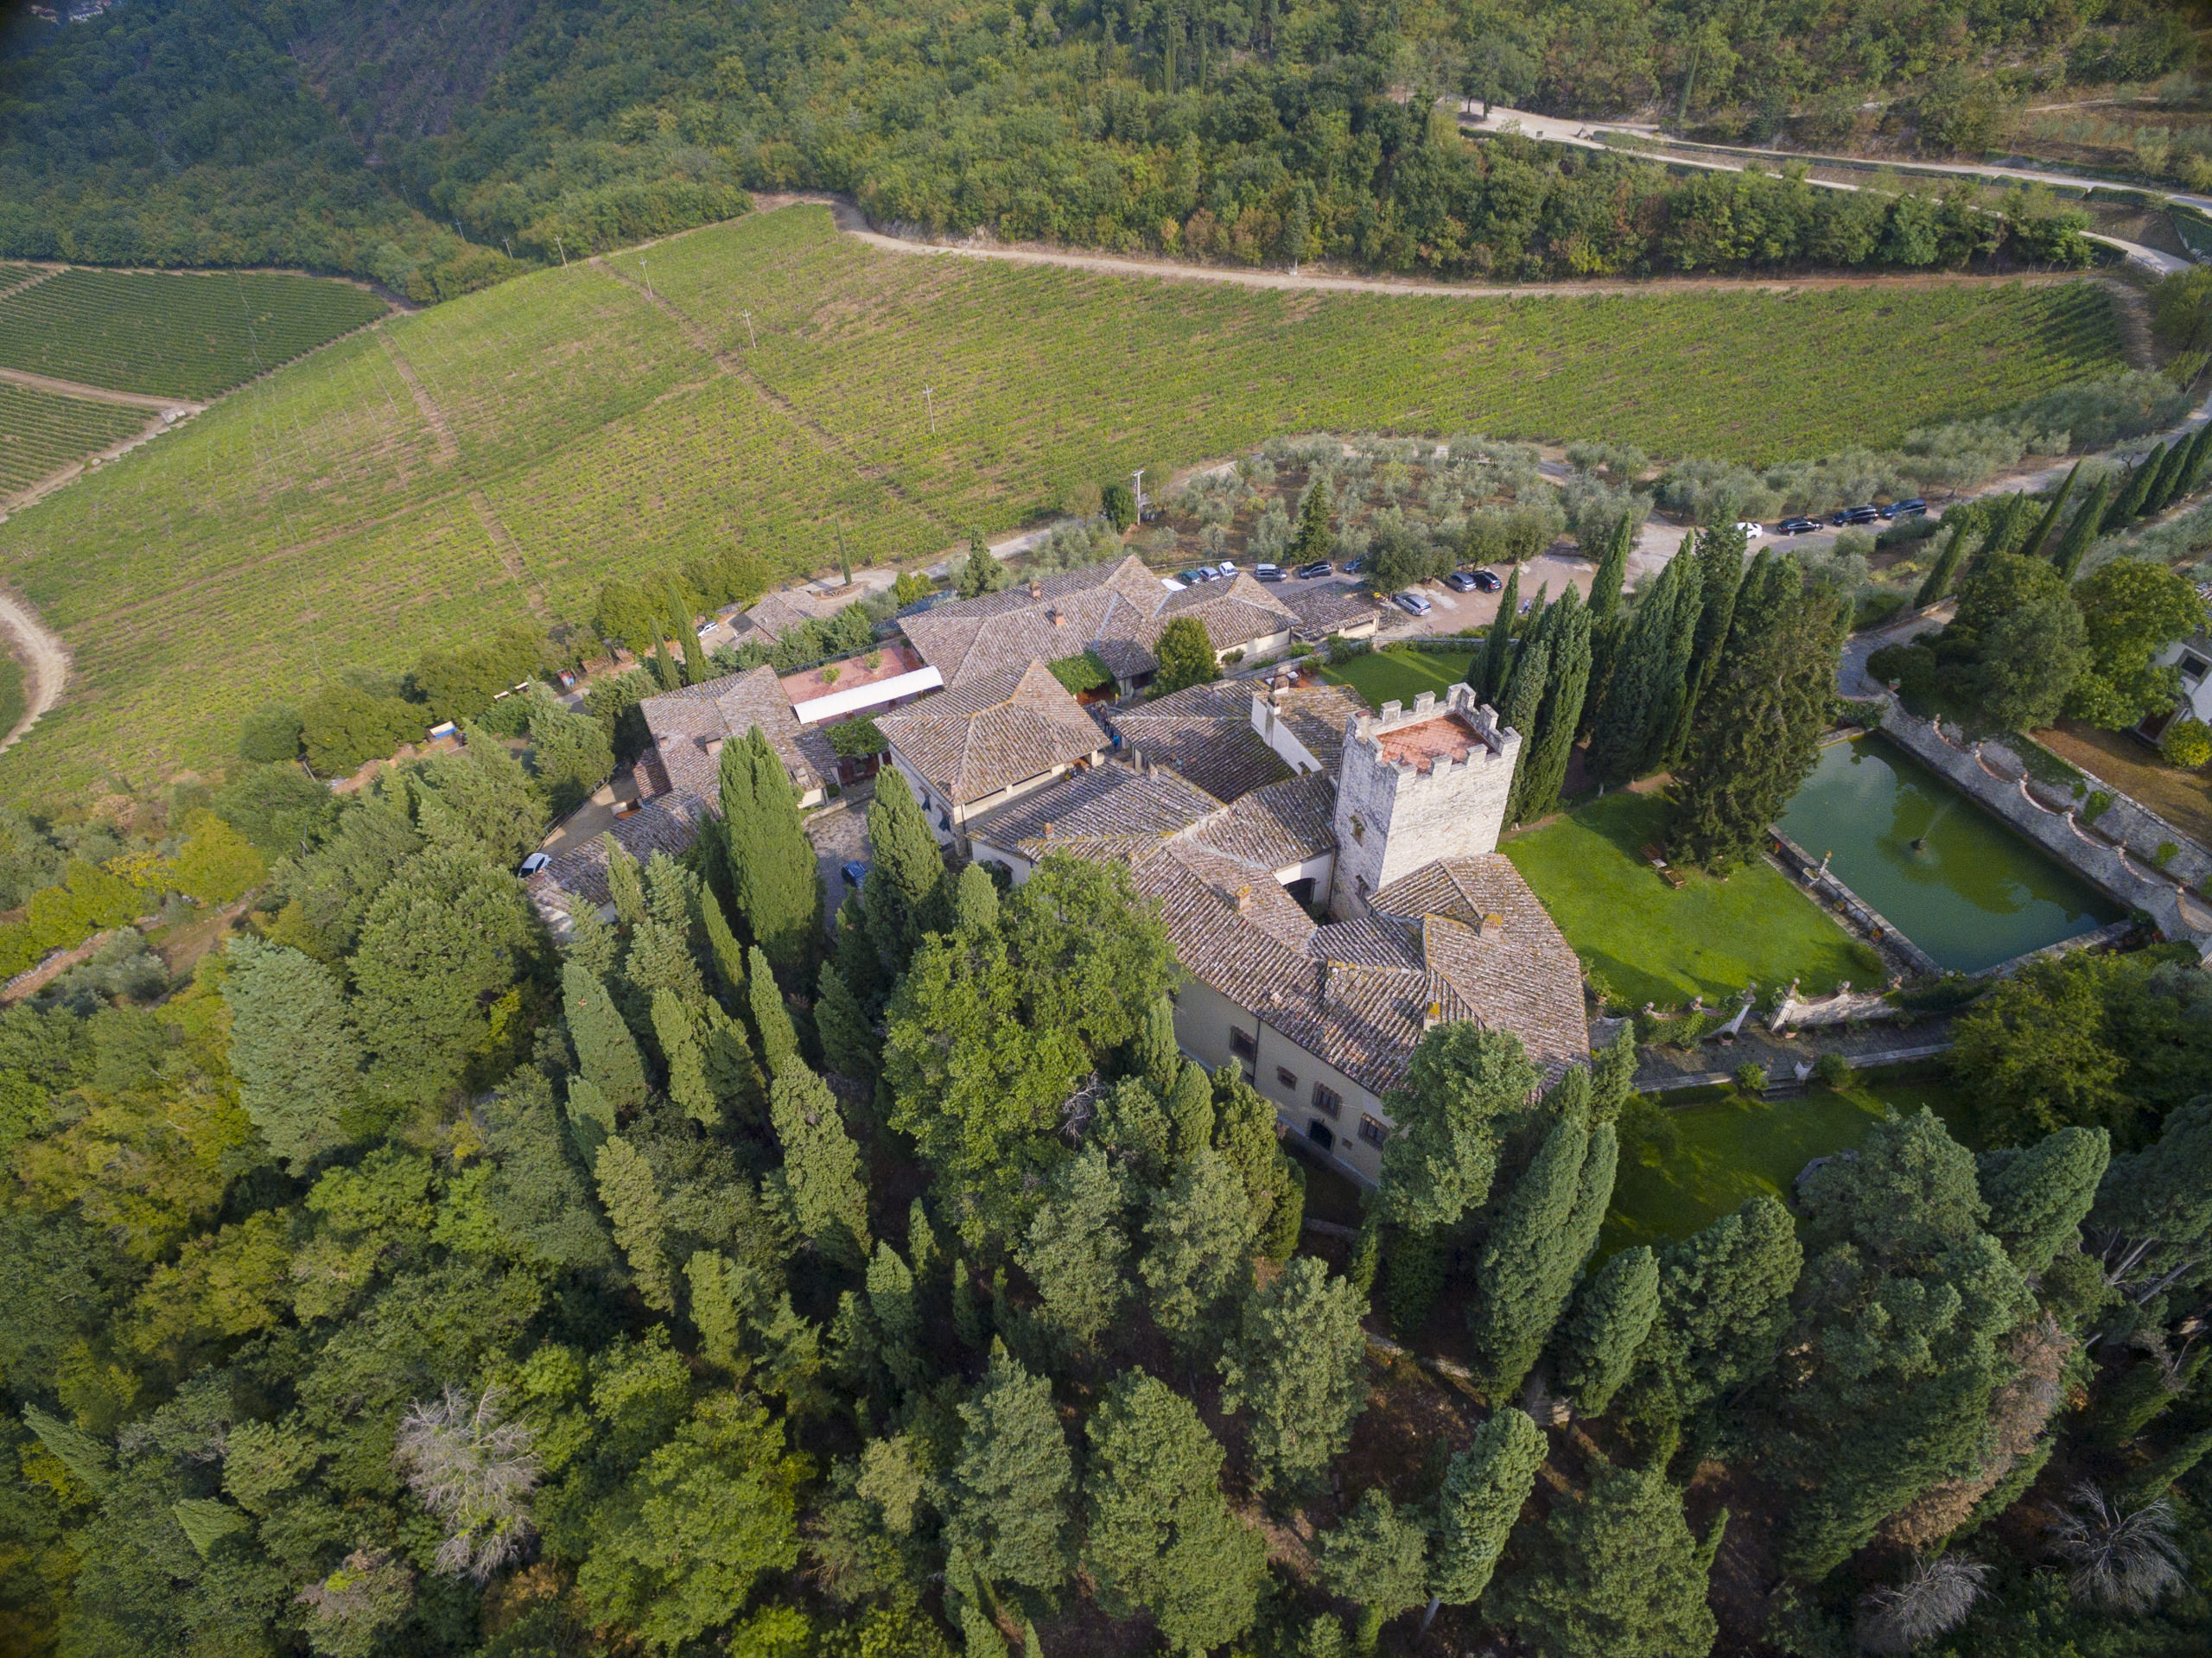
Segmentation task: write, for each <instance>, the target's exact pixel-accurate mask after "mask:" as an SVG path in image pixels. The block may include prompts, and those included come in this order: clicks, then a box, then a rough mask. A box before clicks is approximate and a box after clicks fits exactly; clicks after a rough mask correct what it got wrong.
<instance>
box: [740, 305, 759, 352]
mask: <svg viewBox="0 0 2212 1658" xmlns="http://www.w3.org/2000/svg"><path fill="white" fill-rule="evenodd" d="M738 314H739V315H740V316H741V317H743V318H744V319H745V338H746V340H747V341H748V342H749V343H750V344H751V345H753V346H754V347H755V348H756V349H757V348H758V347H759V346H760V340H758V339H756V338H754V336H753V313H752V312H750V311H741V312H739V313H738Z"/></svg>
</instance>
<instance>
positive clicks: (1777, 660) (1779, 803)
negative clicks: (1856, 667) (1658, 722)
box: [1674, 554, 1849, 869]
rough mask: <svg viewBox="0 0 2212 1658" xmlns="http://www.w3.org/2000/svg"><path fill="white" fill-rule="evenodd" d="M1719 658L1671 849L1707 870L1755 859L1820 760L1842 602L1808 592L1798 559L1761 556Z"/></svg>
mask: <svg viewBox="0 0 2212 1658" xmlns="http://www.w3.org/2000/svg"><path fill="white" fill-rule="evenodd" d="M1848 610H1849V607H1848V606H1847V605H1839V604H1838V603H1837V602H1836V601H1835V600H1834V598H1833V597H1832V596H1830V595H1828V594H1825V593H1818V592H1815V593H1808V592H1807V591H1806V588H1805V583H1804V580H1803V577H1802V575H1801V574H1800V572H1799V569H1798V566H1797V561H1796V559H1795V558H1793V557H1791V556H1789V555H1787V554H1783V555H1782V556H1779V557H1775V556H1770V555H1766V554H1762V555H1761V556H1760V557H1759V560H1758V562H1756V563H1755V564H1754V565H1753V566H1752V569H1751V574H1749V575H1746V576H1745V592H1744V596H1743V597H1742V598H1741V599H1740V600H1738V602H1737V606H1736V618H1735V621H1734V623H1733V625H1732V626H1731V628H1730V629H1729V638H1728V646H1727V659H1726V662H1725V663H1724V664H1723V666H1722V669H1721V672H1720V677H1719V679H1718V680H1716V681H1715V683H1714V685H1713V690H1712V692H1711V693H1710V694H1709V696H1708V697H1707V705H1706V708H1705V710H1704V712H1703V713H1702V714H1701V715H1700V729H1699V730H1698V732H1697V733H1696V734H1694V737H1693V739H1692V741H1691V745H1690V750H1689V753H1688V755H1687V756H1686V758H1685V761H1684V764H1683V765H1681V766H1680V767H1678V768H1677V769H1676V772H1675V813H1674V817H1675V831H1674V838H1675V844H1676V848H1677V850H1678V851H1679V852H1680V853H1681V854H1684V855H1686V856H1687V857H1688V858H1689V859H1690V860H1691V861H1694V862H1697V863H1700V864H1702V865H1704V866H1705V867H1707V868H1708V869H1727V868H1731V867H1734V866H1736V865H1738V864H1741V863H1743V862H1745V861H1747V860H1748V859H1750V858H1751V857H1753V856H1755V855H1756V854H1757V853H1758V844H1759V837H1760V836H1761V835H1763V834H1764V833H1765V830H1766V826H1767V825H1768V824H1769V823H1772V822H1774V820H1775V819H1776V818H1777V817H1778V816H1781V814H1782V811H1783V808H1784V807H1785V806H1787V805H1788V804H1789V798H1790V797H1791V796H1792V795H1794V794H1796V792H1797V787H1798V785H1800V784H1802V782H1803V781H1804V780H1805V778H1806V776H1807V775H1808V773H1809V772H1811V771H1812V769H1813V766H1814V765H1815V763H1816V762H1817V761H1818V759H1819V758H1820V736H1821V732H1822V731H1823V730H1825V729H1826V728H1827V722H1828V708H1829V703H1830V700H1831V698H1832V697H1833V696H1834V689H1835V669H1836V662H1837V659H1838V658H1839V657H1840V656H1841V654H1842V650H1843V638H1844V630H1845V628H1846V626H1847V624H1848Z"/></svg>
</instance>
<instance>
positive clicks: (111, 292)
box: [0, 270, 388, 398]
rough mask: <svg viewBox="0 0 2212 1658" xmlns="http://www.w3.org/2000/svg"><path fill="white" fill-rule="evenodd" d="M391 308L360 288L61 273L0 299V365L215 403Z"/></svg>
mask: <svg viewBox="0 0 2212 1658" xmlns="http://www.w3.org/2000/svg"><path fill="white" fill-rule="evenodd" d="M5 285H6V284H5V279H4V273H0V287H4V286H5ZM387 309H388V307H387V306H386V305H385V302H384V301H382V300H380V299H378V297H377V296H376V295H373V294H372V293H370V292H368V291H367V290H366V289H360V288H356V287H354V286H353V284H351V283H340V282H327V281H325V280H323V279H321V278H320V277H315V276H273V275H263V274H248V273H244V272H231V271H226V272H223V273H221V274H218V275H209V276H168V275H155V274H151V273H145V272H135V271H121V270H64V271H62V272H60V274H59V275H56V276H49V277H48V278H47V279H46V280H45V281H44V282H40V283H32V284H30V285H29V287H26V288H22V289H17V290H16V291H15V292H13V293H8V294H4V295H0V366H5V367H9V368H20V369H26V370H29V372H32V373H34V374H47V375H52V376H54V378H57V379H63V380H74V381H76V382H77V383H78V384H81V385H99V386H107V387H110V388H112V389H113V390H115V391H143V392H148V393H151V394H152V395H154V396H156V397H202V398H204V397H213V396H215V395H216V394H217V393H218V392H221V391H228V390H229V389H230V388H231V387H232V386H234V385H237V384H239V383H240V382H242V381H245V380H250V379H251V378H253V377H254V376H255V375H257V374H262V373H265V372H268V371H269V370H270V369H273V368H277V367H278V366H280V365H283V364H285V363H288V362H289V361H291V359H294V358H296V357H298V356H300V355H301V354H302V353H306V352H310V351H313V350H314V349H315V347H316V346H321V345H325V344H327V343H328V342H329V341H330V340H334V339H336V338H337V337H338V336H339V335H340V334H346V333H349V332H351V331H352V330H353V329H355V328H358V327H361V326H362V324H364V323H366V322H372V321H375V320H376V319H377V318H378V317H379V316H382V315H384V314H385V311H386V310H387Z"/></svg>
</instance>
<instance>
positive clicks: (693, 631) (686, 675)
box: [668, 581, 712, 685]
mask: <svg viewBox="0 0 2212 1658" xmlns="http://www.w3.org/2000/svg"><path fill="white" fill-rule="evenodd" d="M668 612H669V614H670V615H671V617H673V618H674V619H675V621H676V638H677V643H678V644H679V645H682V646H683V683H685V684H687V685H696V684H698V683H701V682H702V681H704V680H706V679H709V678H710V677H712V674H711V672H710V671H709V668H708V666H707V652H706V649H705V647H704V646H702V645H701V644H700V643H699V630H698V629H697V628H696V627H695V626H692V624H691V607H690V603H689V602H688V601H686V600H685V599H684V597H683V590H682V589H681V588H678V587H677V585H676V583H674V582H673V581H671V582H670V583H669V584H668Z"/></svg>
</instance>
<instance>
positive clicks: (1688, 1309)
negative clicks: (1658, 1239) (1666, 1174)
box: [1630, 1194, 1805, 1418]
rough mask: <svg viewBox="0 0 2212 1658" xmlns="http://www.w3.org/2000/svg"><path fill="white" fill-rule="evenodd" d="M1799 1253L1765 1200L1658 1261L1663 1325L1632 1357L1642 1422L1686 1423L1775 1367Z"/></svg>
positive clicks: (1753, 1201)
mask: <svg viewBox="0 0 2212 1658" xmlns="http://www.w3.org/2000/svg"><path fill="white" fill-rule="evenodd" d="M1804 1261H1805V1252H1804V1250H1803V1248H1802V1247H1801V1246H1800V1245H1799V1243H1798V1242H1797V1229H1796V1225H1795V1223H1792V1221H1791V1220H1790V1218H1789V1210H1786V1209H1784V1208H1783V1206H1782V1204H1780V1203H1779V1202H1778V1201H1777V1199H1775V1198H1773V1197H1768V1196H1766V1195H1764V1194H1762V1195H1760V1196H1758V1197H1752V1198H1750V1199H1747V1200H1746V1201H1745V1204H1743V1206H1742V1207H1741V1208H1739V1209H1738V1210H1736V1211H1735V1212H1734V1213H1733V1214H1731V1215H1724V1216H1722V1217H1720V1218H1719V1220H1717V1221H1715V1222H1713V1224H1712V1225H1710V1226H1708V1227H1707V1228H1706V1229H1705V1230H1703V1231H1702V1232H1699V1233H1695V1234H1694V1235H1693V1236H1689V1237H1687V1238H1684V1239H1682V1240H1681V1242H1677V1243H1672V1244H1669V1245H1668V1246H1667V1248H1665V1249H1663V1250H1662V1251H1661V1252H1660V1255H1659V1316H1658V1317H1657V1318H1656V1319H1655V1320H1653V1322H1652V1325H1651V1331H1650V1333H1649V1335H1648V1336H1646V1337H1644V1340H1643V1345H1642V1346H1641V1347H1640V1348H1639V1349H1638V1350H1637V1368H1636V1374H1635V1375H1634V1377H1633V1378H1632V1380H1631V1384H1630V1385H1631V1388H1632V1389H1633V1390H1634V1391H1635V1393H1636V1394H1637V1400H1636V1403H1637V1407H1638V1410H1639V1412H1640V1413H1643V1414H1647V1415H1651V1414H1656V1415H1660V1416H1674V1417H1677V1418H1679V1417H1684V1416H1688V1415H1689V1414H1691V1413H1694V1412H1695V1411H1697V1410H1699V1409H1700V1408H1701V1407H1703V1406H1704V1405H1705V1403H1706V1402H1707V1401H1708V1400H1711V1399H1714V1398H1717V1397H1719V1395H1721V1394H1725V1393H1728V1392H1731V1391H1732V1390H1734V1389H1736V1388H1741V1387H1744V1386H1745V1385H1746V1384H1748V1383H1750V1382H1756V1381H1758V1379H1759V1378H1760V1377H1762V1376H1764V1375H1766V1373H1767V1372H1768V1371H1769V1370H1770V1369H1772V1368H1773V1366H1774V1362H1775V1359H1776V1356H1777V1355H1778V1354H1779V1353H1780V1351H1781V1350H1782V1337H1783V1331H1785V1330H1787V1329H1788V1327H1789V1297H1790V1293H1791V1292H1792V1291H1793V1290H1795V1289H1796V1286H1797V1274H1798V1273H1799V1271H1800V1270H1801V1269H1802V1267H1803V1265H1804Z"/></svg>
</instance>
